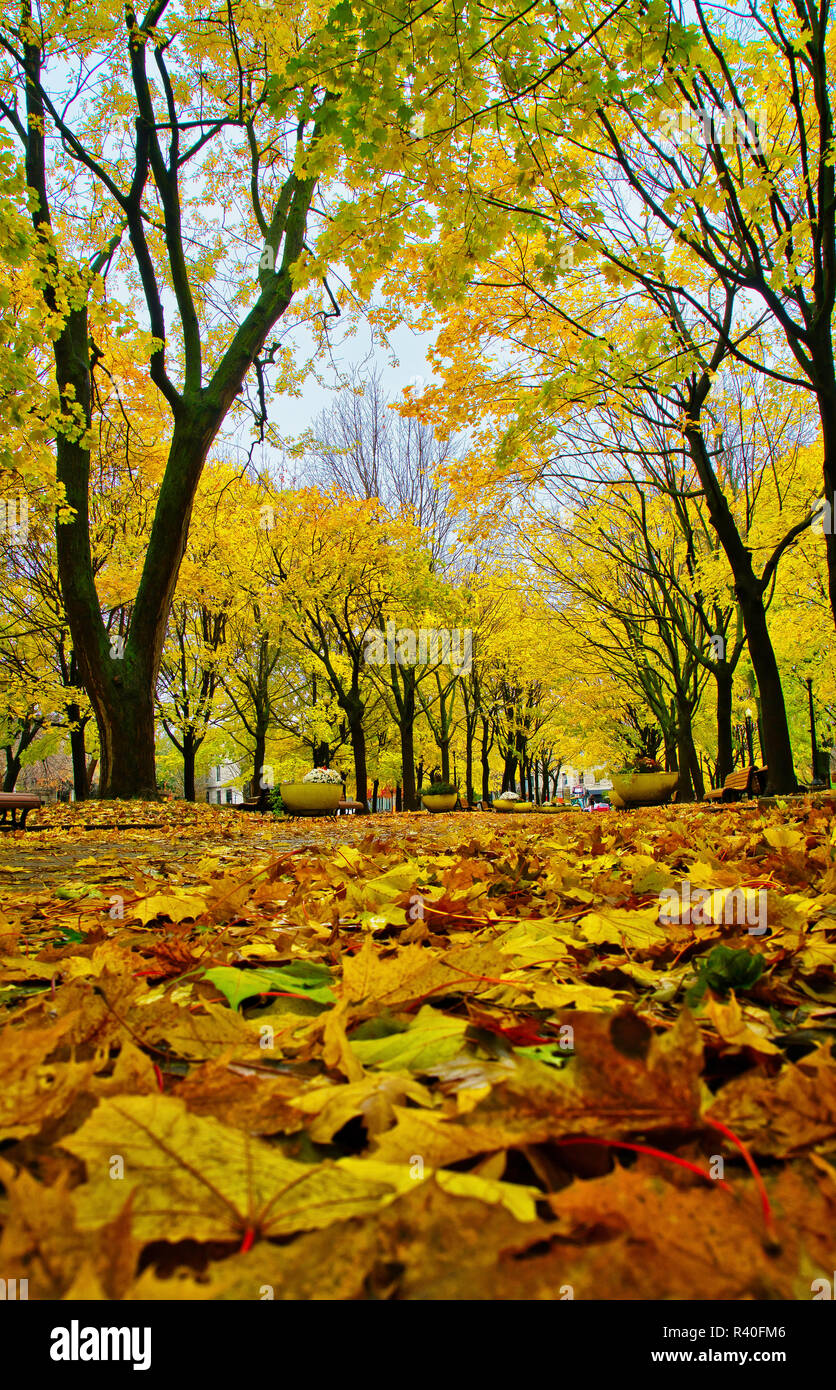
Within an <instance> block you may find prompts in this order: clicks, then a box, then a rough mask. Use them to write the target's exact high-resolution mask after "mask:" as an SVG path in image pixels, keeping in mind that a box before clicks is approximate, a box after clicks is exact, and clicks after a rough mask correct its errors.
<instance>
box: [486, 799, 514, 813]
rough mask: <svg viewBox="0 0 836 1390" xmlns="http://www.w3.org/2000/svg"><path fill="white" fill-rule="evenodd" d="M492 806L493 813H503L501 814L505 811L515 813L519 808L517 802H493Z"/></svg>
mask: <svg viewBox="0 0 836 1390" xmlns="http://www.w3.org/2000/svg"><path fill="white" fill-rule="evenodd" d="M492 805H493V809H494V810H495V811H503V812H506V811H516V809H517V807H518V806H519V802H518V801H494V802H493V803H492Z"/></svg>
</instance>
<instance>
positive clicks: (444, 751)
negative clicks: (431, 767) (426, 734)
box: [436, 738, 450, 782]
mask: <svg viewBox="0 0 836 1390" xmlns="http://www.w3.org/2000/svg"><path fill="white" fill-rule="evenodd" d="M436 743H437V745H438V751H439V753H440V754H441V780H442V782H449V781H450V740H449V738H445V739H436Z"/></svg>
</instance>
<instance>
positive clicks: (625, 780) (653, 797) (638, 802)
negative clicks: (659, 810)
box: [610, 772, 679, 806]
mask: <svg viewBox="0 0 836 1390" xmlns="http://www.w3.org/2000/svg"><path fill="white" fill-rule="evenodd" d="M678 781H679V773H678V772H625V773H619V774H618V775H614V776H613V779H612V786H613V790H612V793H611V795H610V800H611V802H612V804H613V805H614V806H617V805H618V802H619V801H620V802H622V803H623V805H624V806H661V805H662V804H663V803H664V802H666V801H670V799H671V797H672V796H673V793H674V791H675V789H676V784H677V782H678Z"/></svg>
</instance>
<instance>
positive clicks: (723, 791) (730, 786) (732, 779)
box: [703, 767, 767, 801]
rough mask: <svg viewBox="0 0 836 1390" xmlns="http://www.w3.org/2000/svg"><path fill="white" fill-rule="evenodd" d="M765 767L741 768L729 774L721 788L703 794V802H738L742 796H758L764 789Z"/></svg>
mask: <svg viewBox="0 0 836 1390" xmlns="http://www.w3.org/2000/svg"><path fill="white" fill-rule="evenodd" d="M766 773H767V769H766V768H765V767H741V768H738V770H737V772H730V773H729V775H728V777H727V778H726V780H725V782H724V783H723V785H722V787H714V788H713V789H712V790H711V791H708V792H706V793H705V797H704V798H703V799H704V800H705V801H739V800H740V799H741V798H742V797H744V796H747V797H748V796H760V795H762V793H763V791H764V790H765V788H766Z"/></svg>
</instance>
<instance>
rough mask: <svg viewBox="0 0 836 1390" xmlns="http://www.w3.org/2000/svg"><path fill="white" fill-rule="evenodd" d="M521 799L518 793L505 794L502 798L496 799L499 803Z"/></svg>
mask: <svg viewBox="0 0 836 1390" xmlns="http://www.w3.org/2000/svg"><path fill="white" fill-rule="evenodd" d="M519 799H520V798H519V796H518V795H517V793H516V792H503V793H502V795H501V796H498V797H496V800H497V801H519Z"/></svg>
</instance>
